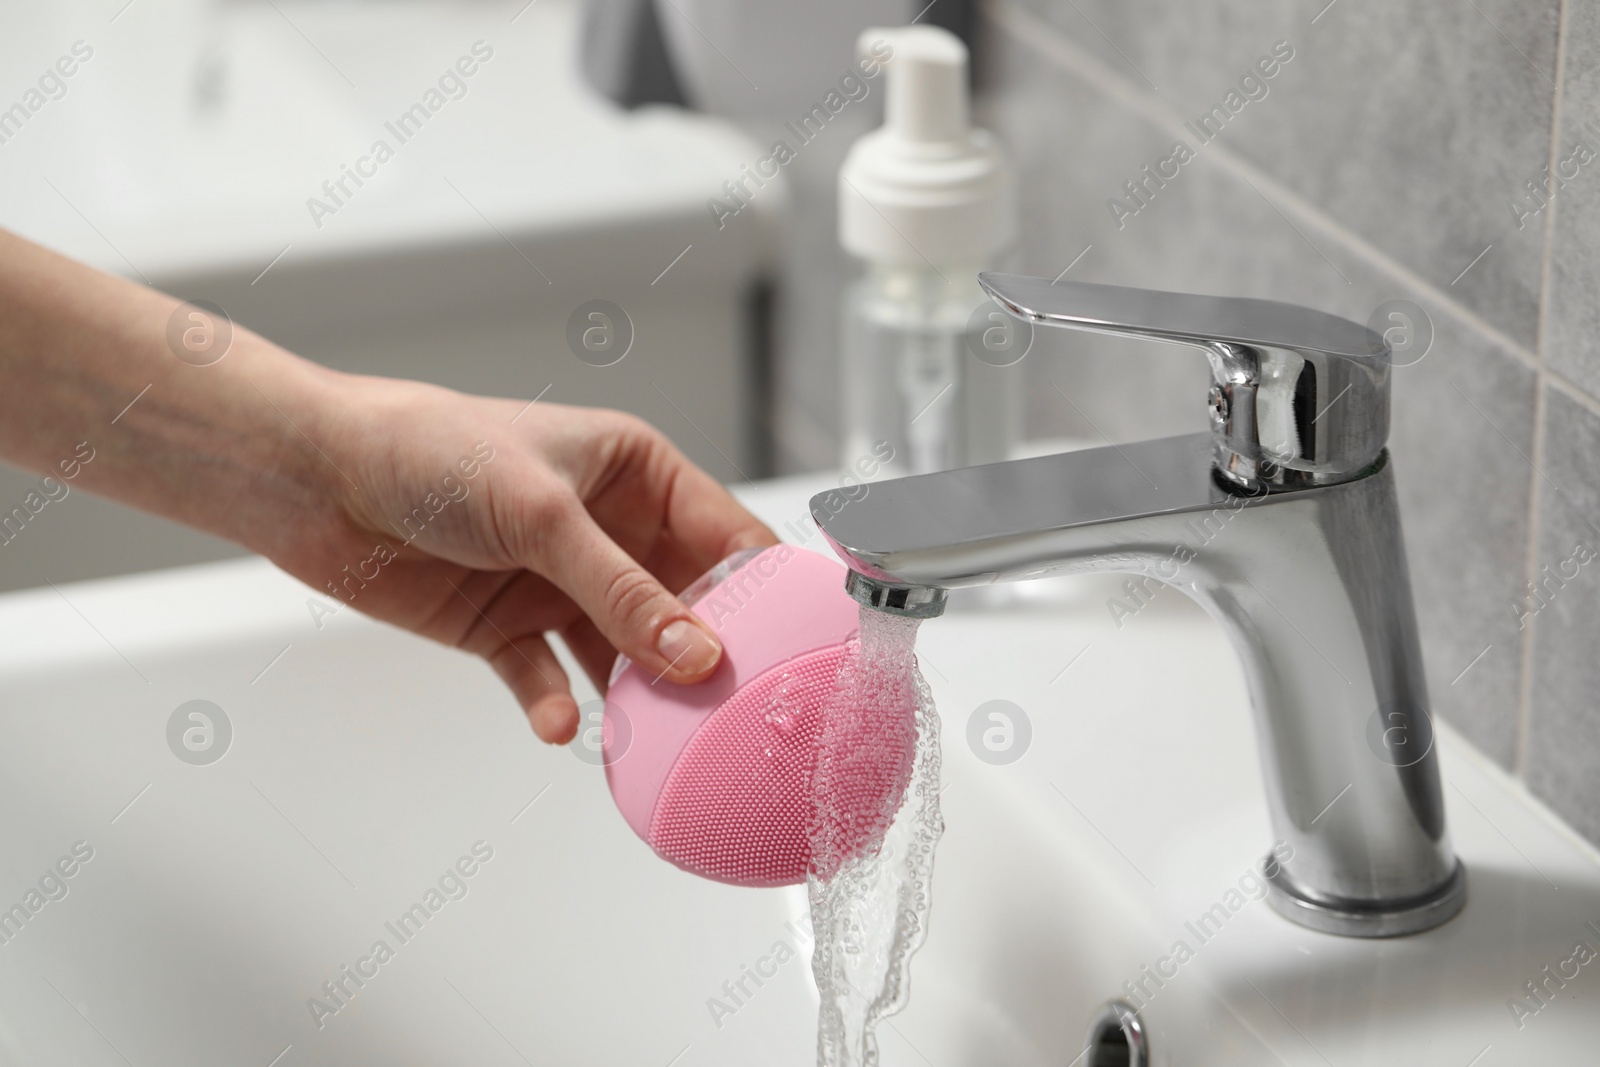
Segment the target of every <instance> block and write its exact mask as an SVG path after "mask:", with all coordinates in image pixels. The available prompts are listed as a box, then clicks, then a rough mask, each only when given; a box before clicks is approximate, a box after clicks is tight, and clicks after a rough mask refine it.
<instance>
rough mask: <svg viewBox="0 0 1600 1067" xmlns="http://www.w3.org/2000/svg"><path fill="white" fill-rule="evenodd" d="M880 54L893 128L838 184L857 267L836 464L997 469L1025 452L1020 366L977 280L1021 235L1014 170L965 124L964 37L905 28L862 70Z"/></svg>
mask: <svg viewBox="0 0 1600 1067" xmlns="http://www.w3.org/2000/svg"><path fill="white" fill-rule="evenodd" d="M886 51H887V52H888V53H889V57H888V59H887V60H884V61H883V66H884V70H885V75H886V78H887V86H886V94H887V96H886V100H885V103H884V124H883V126H882V127H881V128H880V129H877V130H874V131H872V132H871V133H869V134H866V135H865V136H863V137H862V138H861V139H860V140H858V141H857V142H856V143H855V144H854V145H853V146H851V149H850V153H849V155H848V156H847V157H846V159H845V162H844V166H843V167H842V168H841V169H840V172H839V239H840V242H841V243H842V244H843V245H844V248H845V250H846V251H848V252H850V253H851V254H852V255H853V256H855V257H857V258H858V259H859V260H861V261H862V263H863V270H862V273H861V276H860V278H859V279H858V280H857V281H855V282H854V283H853V284H852V285H851V287H850V289H849V291H848V292H847V294H846V297H845V302H844V310H843V318H844V322H843V330H842V338H841V341H842V346H841V349H842V354H841V359H842V366H841V368H840V379H841V384H842V387H843V394H844V395H843V404H842V412H843V417H844V420H845V427H844V429H845V433H844V439H845V443H844V455H843V457H842V460H843V463H844V465H845V466H846V467H847V468H849V467H853V466H856V465H857V463H858V461H859V460H861V458H862V457H866V456H877V457H879V458H881V457H882V454H883V448H882V444H881V443H882V442H888V444H889V446H890V448H892V449H893V455H892V459H890V460H889V462H888V463H887V464H885V466H886V467H887V472H888V473H890V474H922V473H926V472H929V471H935V470H943V469H946V468H949V467H965V466H971V465H974V464H978V463H992V462H998V461H1000V460H1004V459H1007V458H1009V455H1010V453H1011V451H1012V449H1013V447H1014V445H1015V443H1016V438H1017V426H1018V423H1019V421H1020V417H1021V413H1020V410H1019V409H1020V396H1021V390H1020V385H1019V379H1020V371H1021V368H1020V367H1018V366H1016V365H1015V363H1016V360H1018V359H1020V358H1021V356H1022V355H1023V354H1025V352H1024V351H1020V350H1018V348H1019V344H1018V343H1017V340H1018V339H1017V338H1016V337H1015V320H1014V319H1011V318H1010V316H1007V315H1004V314H1002V313H1000V311H999V309H998V308H996V307H995V306H994V305H993V304H992V302H991V301H990V300H989V298H988V297H987V296H986V295H985V294H984V293H983V292H982V290H980V289H979V288H978V283H977V274H978V271H980V270H983V269H986V268H988V267H990V266H993V264H992V263H991V262H990V260H991V258H992V257H993V256H995V255H996V254H997V253H998V252H1000V251H1001V250H1002V249H1003V248H1005V247H1006V246H1008V245H1009V244H1010V243H1011V242H1012V240H1013V238H1014V236H1015V233H1016V218H1015V208H1014V206H1013V196H1014V194H1013V184H1012V179H1011V173H1010V166H1009V163H1008V161H1007V159H1006V157H1005V154H1004V152H1003V151H1002V150H1001V148H1000V146H999V144H998V143H997V141H996V139H995V137H994V136H993V135H992V134H990V133H989V132H988V131H987V130H982V129H977V128H974V127H973V126H972V125H971V122H970V119H969V108H970V101H969V98H968V91H967V49H966V46H965V45H964V44H962V43H961V41H960V39H959V38H957V37H956V36H955V35H953V34H951V33H949V32H947V31H945V30H942V29H939V28H937V27H933V26H902V27H895V28H888V29H871V30H867V31H866V32H864V33H863V34H862V35H861V37H860V39H859V41H858V42H857V53H858V55H860V56H862V57H863V58H866V57H868V56H869V55H870V56H871V57H873V58H874V59H879V60H881V59H882V57H883V55H884V53H885V52H886ZM985 312H994V317H993V321H991V320H990V317H989V316H988V315H986V314H985ZM1007 331H1011V332H1009V333H1008V332H1007ZM996 339H998V341H999V343H995V342H996Z"/></svg>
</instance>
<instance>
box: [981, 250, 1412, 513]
mask: <svg viewBox="0 0 1600 1067" xmlns="http://www.w3.org/2000/svg"><path fill="white" fill-rule="evenodd" d="M978 283H979V284H980V285H982V286H983V288H984V290H985V291H987V292H988V293H989V295H990V296H992V297H994V299H995V301H996V302H998V303H999V304H1000V306H1001V307H1003V308H1005V309H1006V310H1007V311H1009V312H1010V313H1011V314H1013V315H1015V316H1017V317H1018V318H1021V319H1026V320H1028V321H1031V322H1036V323H1042V324H1044V325H1047V326H1061V327H1065V328H1067V329H1075V330H1085V331H1088V332H1091V333H1108V334H1119V335H1125V336H1126V335H1131V336H1135V337H1145V338H1149V339H1150V340H1154V341H1166V342H1169V343H1173V344H1181V345H1186V346H1189V347H1192V348H1198V349H1200V350H1201V351H1202V352H1204V353H1205V355H1206V356H1207V358H1208V359H1209V361H1210V364H1211V376H1212V385H1211V397H1210V402H1211V432H1212V441H1213V458H1214V461H1215V464H1216V467H1217V470H1218V472H1219V473H1220V474H1222V476H1223V477H1224V478H1225V479H1226V480H1227V481H1228V482H1230V483H1231V484H1233V485H1235V486H1237V487H1239V488H1241V489H1244V490H1247V491H1250V492H1259V491H1261V490H1263V489H1296V488H1305V487H1308V486H1314V485H1333V484H1337V483H1339V482H1344V481H1350V480H1352V479H1354V478H1357V477H1360V476H1362V475H1363V474H1366V473H1368V472H1369V471H1370V470H1371V469H1372V467H1373V465H1374V464H1375V463H1377V462H1378V461H1379V459H1380V457H1381V456H1382V454H1383V449H1384V444H1385V443H1386V442H1387V440H1388V437H1389V367H1390V365H1391V362H1392V356H1391V354H1390V351H1389V346H1388V343H1387V342H1386V341H1385V340H1384V339H1383V337H1382V336H1380V335H1379V334H1378V333H1376V332H1375V331H1373V330H1370V329H1368V328H1367V327H1365V326H1362V325H1360V324H1358V323H1355V322H1352V321H1350V320H1349V319H1343V318H1340V317H1338V316H1336V315H1330V314H1328V313H1326V312H1323V311H1317V310H1315V309H1314V308H1308V307H1301V306H1299V305H1296V304H1284V303H1279V302H1278V301H1275V300H1255V299H1250V298H1246V297H1229V296H1199V295H1195V294H1190V293H1167V292H1159V291H1156V290H1150V289H1132V288H1127V287H1125V286H1120V285H1091V284H1089V283H1086V282H1051V281H1050V280H1049V279H1047V278H1034V277H1029V276H1027V275H1022V274H996V273H992V272H985V273H983V274H980V275H978Z"/></svg>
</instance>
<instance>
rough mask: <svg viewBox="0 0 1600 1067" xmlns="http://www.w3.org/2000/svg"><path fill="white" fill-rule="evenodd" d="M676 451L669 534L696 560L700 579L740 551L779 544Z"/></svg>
mask: <svg viewBox="0 0 1600 1067" xmlns="http://www.w3.org/2000/svg"><path fill="white" fill-rule="evenodd" d="M673 451H674V454H675V456H676V459H677V461H678V464H679V466H678V468H677V470H676V471H674V477H673V480H672V492H671V495H670V496H669V497H668V499H667V509H666V519H667V531H668V533H670V534H671V536H672V538H673V540H674V541H676V542H677V543H678V544H679V545H680V546H681V547H682V549H683V550H684V552H685V554H686V555H688V556H689V558H690V559H691V560H692V561H693V563H694V565H695V567H694V570H695V574H696V575H697V576H698V575H699V574H701V573H703V572H705V571H707V570H709V569H711V567H713V566H714V565H716V564H717V563H720V562H721V561H722V560H724V559H726V558H727V557H728V556H730V555H732V554H733V553H735V552H738V551H740V550H741V549H746V548H766V547H767V546H768V545H775V544H777V543H778V539H777V538H776V537H775V536H773V533H772V531H771V530H769V529H767V528H766V526H764V525H763V524H762V523H761V521H760V520H759V519H757V518H756V517H755V516H754V515H752V514H750V512H748V511H746V510H745V508H744V505H742V504H740V503H739V502H738V501H737V500H735V499H734V498H733V494H732V493H730V492H728V490H727V489H726V488H725V487H724V486H723V485H722V483H720V482H718V481H717V480H716V479H715V478H713V477H711V475H709V474H707V473H706V472H705V471H703V470H701V469H700V468H699V467H696V466H695V465H694V464H693V463H690V462H689V461H688V459H687V458H685V457H684V456H683V455H682V453H678V452H677V451H676V449H674V450H673Z"/></svg>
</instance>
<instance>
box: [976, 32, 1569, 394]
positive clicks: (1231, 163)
mask: <svg viewBox="0 0 1600 1067" xmlns="http://www.w3.org/2000/svg"><path fill="white" fill-rule="evenodd" d="M979 10H980V11H981V12H982V13H983V14H984V15H985V16H986V17H987V18H989V19H990V20H991V21H993V22H994V23H995V24H996V25H997V26H999V27H1000V28H1002V29H1003V30H1005V31H1006V33H1007V34H1009V35H1010V36H1011V37H1012V38H1014V39H1015V40H1017V41H1018V42H1020V43H1021V44H1022V45H1023V46H1024V47H1027V48H1031V49H1033V50H1035V51H1038V52H1040V53H1042V54H1043V55H1044V56H1045V57H1046V58H1047V59H1051V60H1053V61H1055V62H1056V63H1057V64H1059V66H1060V67H1061V68H1062V69H1064V70H1065V71H1067V72H1068V73H1070V74H1072V75H1073V76H1074V77H1076V78H1078V79H1079V80H1080V81H1082V82H1083V83H1085V84H1086V85H1087V86H1088V87H1089V88H1090V89H1092V90H1094V91H1096V92H1098V93H1100V94H1102V95H1105V96H1109V97H1111V98H1112V99H1113V100H1116V101H1117V102H1118V103H1121V104H1123V105H1124V106H1126V107H1128V108H1129V109H1130V110H1133V111H1136V112H1138V113H1139V114H1140V115H1142V116H1143V117H1144V118H1145V119H1146V121H1148V122H1151V123H1152V124H1154V125H1157V126H1159V127H1161V129H1162V130H1164V131H1165V132H1167V133H1169V134H1173V135H1176V136H1186V135H1188V133H1187V130H1185V129H1184V126H1183V122H1182V121H1181V120H1180V119H1179V118H1178V117H1177V116H1176V115H1174V114H1172V113H1171V112H1169V111H1168V110H1167V109H1166V106H1165V105H1164V104H1163V103H1161V102H1159V101H1157V100H1152V99H1151V94H1149V93H1146V92H1144V91H1143V90H1141V89H1138V88H1137V87H1135V86H1132V85H1130V84H1128V83H1127V82H1126V80H1125V79H1123V78H1122V77H1121V76H1120V75H1118V74H1116V73H1115V72H1113V71H1112V70H1111V68H1109V67H1107V66H1106V65H1105V64H1103V63H1101V62H1100V60H1098V59H1096V58H1095V57H1093V56H1091V55H1089V54H1088V53H1086V52H1084V51H1083V50H1082V49H1080V48H1079V47H1078V45H1077V44H1075V43H1073V42H1072V41H1071V40H1070V39H1068V38H1067V37H1066V35H1065V34H1064V33H1063V32H1062V31H1060V30H1058V29H1056V28H1055V27H1054V26H1051V25H1050V24H1049V23H1046V22H1044V21H1043V20H1041V19H1039V18H1038V16H1036V15H1034V14H1033V13H1032V12H1031V11H1028V10H1027V9H1025V8H1023V7H1021V6H1020V5H1019V4H1018V3H1017V0H983V2H982V3H981V4H980V5H979ZM1207 155H1208V156H1210V158H1212V159H1213V160H1215V161H1216V163H1217V164H1218V165H1219V166H1220V167H1222V168H1223V169H1224V170H1226V171H1228V172H1229V173H1230V174H1231V176H1232V177H1235V178H1238V179H1242V180H1244V181H1248V182H1253V183H1255V184H1256V185H1258V186H1260V187H1261V188H1262V189H1264V190H1268V191H1270V192H1271V193H1272V194H1273V197H1274V202H1275V203H1277V204H1279V205H1280V206H1283V207H1286V208H1287V209H1289V210H1290V211H1291V212H1292V213H1293V214H1294V215H1296V216H1298V217H1299V219H1300V221H1302V222H1304V223H1306V224H1307V225H1308V226H1310V227H1312V228H1313V229H1315V230H1316V231H1317V232H1318V233H1320V234H1321V235H1322V236H1324V237H1327V238H1329V239H1330V240H1332V241H1334V242H1336V243H1337V244H1338V245H1339V246H1340V247H1341V248H1342V249H1343V250H1344V251H1345V252H1346V253H1348V254H1350V255H1352V256H1354V257H1355V258H1356V259H1358V260H1360V261H1362V263H1363V264H1364V265H1365V266H1367V267H1369V268H1372V269H1375V270H1377V271H1378V272H1380V273H1382V274H1384V275H1387V276H1389V277H1390V278H1391V279H1393V280H1395V281H1397V282H1399V283H1400V284H1402V285H1405V286H1408V287H1410V288H1411V289H1413V290H1415V291H1416V292H1417V293H1418V294H1419V295H1423V296H1426V297H1427V298H1428V299H1429V300H1431V301H1434V302H1436V303H1437V304H1439V305H1441V306H1442V310H1444V311H1447V312H1448V313H1449V314H1450V315H1452V316H1454V317H1455V318H1457V319H1459V320H1460V321H1461V323H1462V324H1463V325H1466V326H1468V327H1470V328H1472V329H1473V330H1474V331H1476V332H1477V333H1479V334H1482V335H1483V336H1484V337H1486V338H1487V339H1488V340H1489V341H1491V342H1493V343H1494V344H1495V345H1497V346H1498V347H1500V348H1502V349H1504V350H1505V351H1506V352H1507V353H1509V354H1510V355H1511V356H1512V357H1513V358H1515V359H1516V360H1517V362H1519V363H1521V364H1523V365H1524V366H1526V367H1528V368H1529V369H1531V370H1534V371H1536V372H1537V371H1538V369H1539V359H1538V356H1537V355H1536V354H1535V353H1534V352H1533V351H1532V350H1530V349H1529V348H1528V346H1527V345H1525V344H1523V343H1522V342H1520V341H1517V340H1515V339H1514V338H1512V337H1511V336H1510V335H1509V334H1507V333H1506V332H1505V331H1504V330H1502V329H1500V328H1499V327H1498V326H1495V325H1494V324H1493V323H1491V322H1489V321H1488V320H1487V319H1485V318H1483V317H1482V316H1481V315H1479V314H1478V313H1477V312H1476V311H1473V310H1472V309H1471V308H1469V307H1466V306H1465V305H1463V304H1462V303H1461V302H1460V301H1458V300H1457V299H1455V298H1454V297H1452V296H1450V295H1449V294H1447V293H1446V292H1445V291H1444V290H1442V289H1440V288H1439V287H1438V286H1437V285H1435V284H1434V283H1432V282H1430V281H1427V280H1426V279H1424V278H1422V277H1421V276H1420V275H1418V274H1417V273H1416V272H1415V271H1413V270H1412V269H1411V268H1409V267H1406V266H1404V265H1403V264H1401V263H1400V262H1399V261H1397V260H1395V259H1393V258H1391V257H1390V256H1389V254H1388V253H1386V252H1384V251H1382V250H1381V249H1379V248H1377V247H1376V246H1374V245H1372V244H1371V243H1369V242H1368V241H1367V240H1366V239H1365V238H1364V237H1361V236H1360V235H1359V234H1357V233H1355V232H1353V231H1351V230H1349V229H1347V228H1345V227H1344V226H1343V225H1342V224H1341V223H1339V222H1338V221H1336V220H1335V219H1333V218H1330V217H1329V216H1327V215H1326V214H1324V213H1323V212H1322V211H1321V210H1320V209H1319V208H1317V207H1315V206H1314V205H1312V204H1311V203H1310V202H1308V201H1306V200H1305V199H1304V198H1302V197H1301V196H1300V194H1298V193H1296V192H1294V191H1293V190H1291V189H1289V188H1287V187H1285V186H1284V185H1282V184H1281V183H1280V182H1278V180H1277V179H1276V178H1275V177H1274V176H1273V175H1271V174H1268V173H1267V172H1265V171H1263V170H1261V169H1259V168H1258V167H1257V166H1256V165H1255V164H1253V163H1251V162H1249V161H1248V160H1246V159H1245V158H1244V157H1242V156H1240V155H1238V154H1237V153H1235V152H1234V151H1233V150H1232V149H1230V148H1229V147H1228V146H1227V145H1225V144H1223V143H1222V142H1221V141H1220V140H1216V141H1211V142H1209V143H1208V144H1207Z"/></svg>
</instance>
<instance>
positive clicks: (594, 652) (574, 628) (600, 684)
mask: <svg viewBox="0 0 1600 1067" xmlns="http://www.w3.org/2000/svg"><path fill="white" fill-rule="evenodd" d="M561 640H562V641H564V642H565V643H566V646H567V650H568V651H569V652H571V653H572V656H573V658H574V659H576V660H577V661H578V663H579V664H580V665H581V666H582V667H583V673H584V674H587V675H588V676H589V680H590V681H591V682H593V683H594V687H595V688H596V689H598V690H599V691H600V692H601V693H604V692H605V691H606V688H607V683H608V682H610V680H611V668H612V667H614V666H616V662H617V650H616V649H614V648H612V647H611V642H610V641H607V640H606V638H605V635H604V634H602V633H601V632H600V630H599V629H598V628H597V627H596V626H595V624H594V622H593V621H592V620H591V619H590V618H589V617H588V616H587V615H580V616H579V617H578V618H577V619H575V620H573V622H572V623H570V624H569V625H567V626H564V627H562V629H561Z"/></svg>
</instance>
